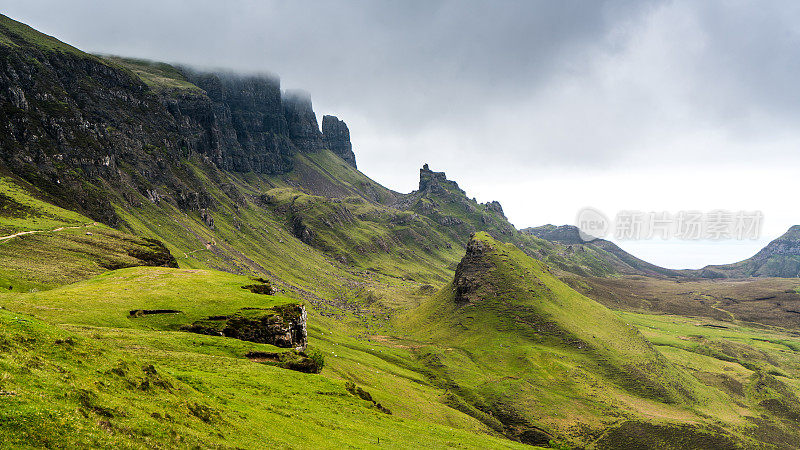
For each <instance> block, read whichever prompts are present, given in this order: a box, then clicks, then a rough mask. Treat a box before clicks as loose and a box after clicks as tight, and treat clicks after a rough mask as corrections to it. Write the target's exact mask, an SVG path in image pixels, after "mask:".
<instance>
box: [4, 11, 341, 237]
mask: <svg viewBox="0 0 800 450" xmlns="http://www.w3.org/2000/svg"><path fill="white" fill-rule="evenodd" d="M0 28H2V30H0V31H2V33H3V34H4V36H8V38H9V39H10V40H11V41H12V43H13V45H7V44H4V43H0V164H2V165H3V166H5V167H6V168H7V169H8V170H9V171H11V172H12V173H13V174H15V175H18V176H20V177H21V178H23V179H25V180H26V181H28V182H30V183H32V184H33V185H35V186H36V187H38V188H40V189H42V190H43V191H45V192H46V193H47V194H48V195H49V196H50V197H51V198H53V199H54V201H55V202H56V203H57V204H58V205H59V206H62V207H65V208H67V209H71V210H75V211H78V212H81V213H83V214H86V215H87V216H89V217H92V218H93V219H95V220H98V221H100V222H103V223H106V224H109V225H112V226H116V225H118V224H119V223H120V218H119V217H118V215H117V212H116V209H115V207H114V206H113V205H112V204H111V202H110V201H109V198H110V197H109V196H108V195H105V192H104V191H107V190H108V189H111V190H114V191H117V192H118V193H119V194H120V198H122V199H124V200H125V201H126V202H128V203H129V204H131V205H133V206H140V204H141V202H142V198H144V199H146V200H147V201H151V202H153V203H159V202H162V201H166V202H169V203H173V204H175V205H176V206H178V207H179V208H180V209H183V210H192V211H199V210H201V209H209V210H210V211H213V210H214V207H213V205H212V204H211V202H210V196H209V195H208V194H207V193H206V192H202V187H201V185H202V183H201V181H200V180H199V179H197V177H194V176H193V175H192V174H191V173H188V172H187V171H184V170H181V169H180V165H181V162H182V161H185V160H186V159H188V158H194V162H195V163H197V162H198V161H199V163H200V164H207V163H209V164H213V165H215V166H216V167H218V168H220V169H223V170H226V171H232V172H256V173H265V174H282V173H286V172H289V171H291V170H292V169H293V165H294V163H293V161H294V156H295V154H296V153H297V152H298V151H300V152H302V151H317V150H319V149H321V148H323V138H322V132H321V131H320V130H319V127H318V123H317V120H316V116H315V114H314V111H313V109H312V106H311V100H310V97H309V96H308V95H307V94H302V93H298V92H286V93H284V92H282V91H281V87H280V81H279V79H278V78H277V77H275V76H270V75H236V74H232V73H223V72H214V73H209V72H200V71H196V70H192V69H188V68H185V67H180V68H175V69H176V73H178V74H179V75H180V76H182V77H183V78H185V80H177V79H176V80H177V81H188V82H189V83H193V84H194V85H195V86H197V87H198V88H199V89H195V88H193V87H192V86H190V85H189V83H186V86H189V87H186V86H182V87H169V86H168V85H167V87H164V86H151V85H148V84H145V83H144V82H143V81H142V80H141V79H139V78H138V77H137V76H136V75H135V74H134V72H132V71H130V70H125V69H122V68H121V67H120V64H119V63H109V62H108V61H107V60H104V59H103V58H98V57H96V56H92V55H88V54H83V53H81V52H79V51H77V50H75V51H57V50H52V49H49V48H48V47H46V46H41V45H39V44H37V43H36V41H35V40H29V39H28V37H26V36H23V35H18V34H17V33H16V32H15V31H14V30H13V29H10V28H7V27H6V26H5V25H4V24H0ZM347 135H349V133H346V126H345V125H344V124H343V123H341V124H340V125H339V126H338V128H337V127H336V126H334V127H333V128H332V131H331V137H330V139H331V142H333V143H335V144H336V145H335V147H336V148H337V151H340V152H342V155H345V156H348V155H347V153H346V151H345V150H346V148H347V143H349V139H345V137H346V136H347ZM198 156H199V157H200V158H198ZM350 159H351V160H352V161H353V163H354V158H350ZM176 168H177V169H178V170H176ZM87 184H88V185H93V186H94V187H97V189H91V188H87Z"/></svg>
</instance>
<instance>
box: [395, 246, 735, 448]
mask: <svg viewBox="0 0 800 450" xmlns="http://www.w3.org/2000/svg"><path fill="white" fill-rule="evenodd" d="M403 322H404V324H405V329H406V330H407V332H408V333H409V334H411V335H412V336H414V337H415V338H416V339H418V340H419V341H422V342H425V343H427V345H423V346H421V348H420V352H419V357H420V359H421V361H423V362H424V363H425V364H426V365H427V367H428V368H429V370H431V372H432V373H433V374H434V375H433V376H434V377H435V379H437V380H439V381H438V382H440V383H442V385H443V386H446V387H447V388H449V391H450V396H451V397H450V399H449V404H451V405H453V406H454V407H458V408H461V410H463V411H466V412H468V413H470V414H471V415H473V416H474V417H476V418H479V419H480V420H482V421H484V423H486V424H487V425H489V426H491V427H493V428H494V429H496V430H498V431H501V432H503V433H504V434H506V435H508V436H510V437H513V438H516V439H520V440H523V441H526V440H527V441H528V442H533V443H542V442H543V439H544V438H545V437H546V436H563V437H566V439H567V440H569V441H570V442H573V443H576V444H579V445H586V444H587V443H589V442H592V441H593V440H594V439H596V437H597V434H596V433H600V431H598V430H602V429H603V428H605V427H606V426H608V425H610V424H611V423H614V422H616V421H618V420H620V419H622V418H633V417H637V416H638V417H642V416H646V417H647V416H649V417H652V416H653V415H658V416H660V417H662V419H664V418H671V419H677V418H679V417H681V418H684V419H685V417H686V416H687V413H686V412H685V411H686V410H689V409H694V408H699V409H703V408H713V407H716V406H718V405H720V404H721V401H722V400H721V396H720V395H719V394H718V393H716V392H708V391H707V390H706V389H705V388H704V387H703V386H702V385H701V384H700V383H699V382H698V381H697V380H696V379H695V378H693V377H691V376H689V375H687V374H686V373H685V372H683V371H681V370H680V369H678V368H676V367H675V366H674V364H673V363H672V362H670V361H668V360H667V359H666V358H665V357H664V356H663V355H662V354H661V353H660V352H659V351H657V350H656V349H655V348H654V347H653V346H652V344H651V343H650V342H648V341H647V340H646V339H645V338H644V336H643V335H642V334H641V333H640V331H639V330H638V329H637V328H636V327H634V326H632V325H630V324H629V323H626V322H625V321H624V320H622V319H620V317H619V316H618V315H617V314H615V313H613V312H612V311H610V310H608V309H607V308H605V307H604V306H602V305H600V304H598V303H596V302H594V301H593V300H591V299H589V298H587V297H585V296H583V295H581V294H579V293H578V292H576V291H574V290H573V289H571V288H570V287H568V286H567V285H566V284H564V283H563V282H561V281H560V280H559V279H557V278H556V277H555V276H554V275H552V274H551V273H550V271H549V269H548V268H547V266H546V265H544V264H543V263H541V262H539V261H536V260H534V259H532V258H530V257H528V256H527V255H525V254H524V253H523V252H522V251H520V250H518V249H517V248H516V247H514V246H513V245H511V244H503V243H501V242H499V241H497V240H495V239H493V238H492V237H490V236H489V235H488V234H486V233H476V234H475V236H474V237H473V239H472V240H471V241H470V243H469V245H468V248H467V256H466V257H465V258H464V259H463V260H462V262H461V263H460V264H459V267H458V269H457V270H456V276H455V280H454V281H453V283H451V284H450V285H448V286H446V287H444V288H443V289H442V290H441V291H440V292H439V293H438V294H437V295H435V296H433V297H432V298H430V299H429V300H428V301H427V302H425V303H424V304H423V305H422V306H421V307H420V308H419V309H418V310H417V311H415V312H414V313H412V314H410V315H409V316H408V317H407V318H406V320H404V321H403ZM688 415H692V414H688ZM666 422H667V423H668V422H669V421H668V420H667V421H666ZM575 423H582V424H584V425H585V427H584V428H576V427H574V426H573V425H574V424H575ZM665 426H666V425H665ZM593 429H594V431H593ZM537 432H538V433H537Z"/></svg>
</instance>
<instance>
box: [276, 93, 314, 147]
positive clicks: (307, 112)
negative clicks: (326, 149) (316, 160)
mask: <svg viewBox="0 0 800 450" xmlns="http://www.w3.org/2000/svg"><path fill="white" fill-rule="evenodd" d="M283 114H284V116H285V117H286V123H287V124H288V127H289V138H290V139H291V140H292V142H294V144H295V145H296V146H297V148H298V149H299V150H300V151H304V152H314V151H317V150H320V149H322V132H320V131H319V125H318V123H317V116H316V114H314V109H313V108H312V107H311V96H310V95H309V94H308V93H307V92H304V91H286V92H285V93H284V95H283Z"/></svg>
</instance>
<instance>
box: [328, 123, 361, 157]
mask: <svg viewBox="0 0 800 450" xmlns="http://www.w3.org/2000/svg"><path fill="white" fill-rule="evenodd" d="M322 139H323V142H324V145H325V147H327V148H328V150H330V151H332V152H333V153H336V154H337V155H339V156H340V157H341V158H342V159H343V160H345V162H347V163H348V164H350V165H351V166H353V167H356V155H355V154H354V153H353V144H352V143H351V142H350V129H349V128H347V124H346V123H344V121H342V120H339V118H338V117H336V116H323V117H322Z"/></svg>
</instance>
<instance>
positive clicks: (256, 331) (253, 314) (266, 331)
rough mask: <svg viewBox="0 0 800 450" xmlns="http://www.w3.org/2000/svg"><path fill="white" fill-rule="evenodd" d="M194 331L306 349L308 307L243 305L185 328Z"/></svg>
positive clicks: (184, 329) (294, 305)
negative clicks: (228, 313) (235, 310)
mask: <svg viewBox="0 0 800 450" xmlns="http://www.w3.org/2000/svg"><path fill="white" fill-rule="evenodd" d="M181 329H182V330H183V331H188V332H191V333H198V334H206V335H210V336H226V337H231V338H235V339H240V340H243V341H250V342H258V343H261V344H270V345H274V346H276V347H281V348H295V349H297V350H298V351H302V350H305V348H306V345H307V331H306V309H305V307H303V306H302V305H298V304H288V305H281V306H276V307H273V308H269V309H257V308H247V309H245V308H242V309H241V310H239V312H237V313H236V314H233V315H231V316H212V317H209V318H207V319H205V320H200V321H197V322H195V323H193V324H191V325H186V326H184V327H182V328H181Z"/></svg>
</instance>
